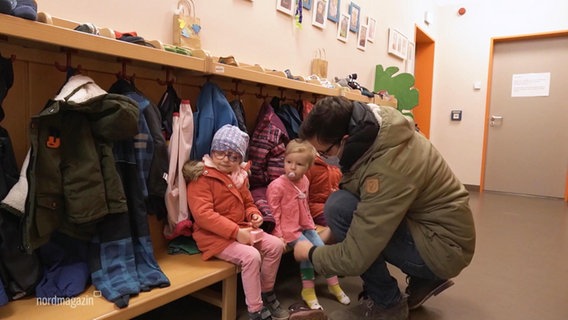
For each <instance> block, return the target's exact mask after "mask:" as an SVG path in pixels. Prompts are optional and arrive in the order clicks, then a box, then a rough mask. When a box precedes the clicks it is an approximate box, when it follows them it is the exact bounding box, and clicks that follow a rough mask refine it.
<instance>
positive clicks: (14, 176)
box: [0, 126, 19, 199]
mask: <svg viewBox="0 0 568 320" xmlns="http://www.w3.org/2000/svg"><path fill="white" fill-rule="evenodd" d="M18 176H19V172H18V165H17V164H16V157H15V155H14V149H13V148H12V141H11V140H10V135H9V134H8V131H7V130H6V129H4V128H3V127H1V126H0V199H4V197H5V196H6V195H7V194H8V191H10V189H11V188H12V186H14V184H16V182H17V181H18Z"/></svg>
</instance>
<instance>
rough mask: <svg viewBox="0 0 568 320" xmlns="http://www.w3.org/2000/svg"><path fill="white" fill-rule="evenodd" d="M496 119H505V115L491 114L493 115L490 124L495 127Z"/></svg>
mask: <svg viewBox="0 0 568 320" xmlns="http://www.w3.org/2000/svg"><path fill="white" fill-rule="evenodd" d="M495 121H503V116H494V115H491V117H489V125H490V126H492V127H494V126H495Z"/></svg>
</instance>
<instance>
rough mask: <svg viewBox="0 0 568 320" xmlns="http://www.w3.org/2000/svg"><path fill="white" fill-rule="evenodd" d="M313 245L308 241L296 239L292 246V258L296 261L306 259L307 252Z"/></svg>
mask: <svg viewBox="0 0 568 320" xmlns="http://www.w3.org/2000/svg"><path fill="white" fill-rule="evenodd" d="M313 246H314V245H313V244H312V243H311V242H309V241H306V240H302V241H298V242H297V243H296V245H295V246H294V259H296V261H304V260H308V253H309V252H310V248H311V247H313Z"/></svg>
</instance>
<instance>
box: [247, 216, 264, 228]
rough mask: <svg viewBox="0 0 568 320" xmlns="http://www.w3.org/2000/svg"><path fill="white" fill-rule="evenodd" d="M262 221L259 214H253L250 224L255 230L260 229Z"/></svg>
mask: <svg viewBox="0 0 568 320" xmlns="http://www.w3.org/2000/svg"><path fill="white" fill-rule="evenodd" d="M263 221H264V219H262V216H261V215H260V214H257V213H255V214H253V215H252V217H251V220H250V223H251V224H252V226H253V227H255V228H260V225H261V224H262V222H263Z"/></svg>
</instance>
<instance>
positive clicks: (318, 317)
mask: <svg viewBox="0 0 568 320" xmlns="http://www.w3.org/2000/svg"><path fill="white" fill-rule="evenodd" d="M288 310H289V311H290V317H289V318H288V320H327V316H326V315H325V313H324V312H323V310H321V309H315V310H314V309H310V308H309V307H308V306H307V305H306V303H305V302H297V303H294V304H293V305H291V306H290V307H289V308H288Z"/></svg>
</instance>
